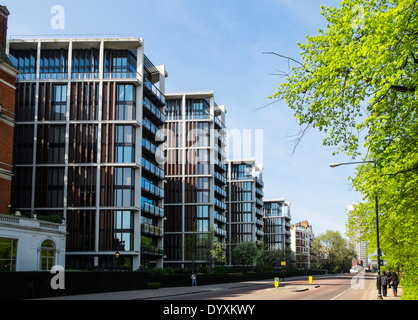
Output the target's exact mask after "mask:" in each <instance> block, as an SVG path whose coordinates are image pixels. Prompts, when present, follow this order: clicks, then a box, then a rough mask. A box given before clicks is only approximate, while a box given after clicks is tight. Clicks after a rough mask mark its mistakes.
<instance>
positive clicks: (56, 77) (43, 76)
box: [39, 72, 68, 80]
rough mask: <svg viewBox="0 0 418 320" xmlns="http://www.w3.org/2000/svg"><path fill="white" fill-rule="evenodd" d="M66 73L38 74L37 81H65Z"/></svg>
mask: <svg viewBox="0 0 418 320" xmlns="http://www.w3.org/2000/svg"><path fill="white" fill-rule="evenodd" d="M67 79H68V73H67V72H57V73H40V74H39V80H67Z"/></svg>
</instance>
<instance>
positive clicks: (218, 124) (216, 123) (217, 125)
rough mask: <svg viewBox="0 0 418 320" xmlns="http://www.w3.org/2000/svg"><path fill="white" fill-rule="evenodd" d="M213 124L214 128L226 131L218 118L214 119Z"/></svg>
mask: <svg viewBox="0 0 418 320" xmlns="http://www.w3.org/2000/svg"><path fill="white" fill-rule="evenodd" d="M214 122H215V127H218V129H221V130H225V129H226V127H225V125H224V124H223V123H222V121H221V120H219V118H217V117H214Z"/></svg>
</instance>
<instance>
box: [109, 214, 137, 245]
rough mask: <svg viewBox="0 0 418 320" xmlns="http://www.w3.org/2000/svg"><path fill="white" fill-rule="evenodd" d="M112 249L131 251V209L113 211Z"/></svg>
mask: <svg viewBox="0 0 418 320" xmlns="http://www.w3.org/2000/svg"><path fill="white" fill-rule="evenodd" d="M113 217H114V226H115V229H114V235H113V241H114V242H113V245H114V247H113V249H114V250H120V251H131V248H132V240H133V236H132V233H133V214H132V212H131V211H116V212H114V216H113Z"/></svg>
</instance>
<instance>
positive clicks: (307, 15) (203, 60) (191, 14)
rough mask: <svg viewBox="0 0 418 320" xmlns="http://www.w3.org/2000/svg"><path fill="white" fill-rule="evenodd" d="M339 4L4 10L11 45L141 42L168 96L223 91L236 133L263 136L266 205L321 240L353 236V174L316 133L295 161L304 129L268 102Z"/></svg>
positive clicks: (165, 0) (194, 0) (81, 5)
mask: <svg viewBox="0 0 418 320" xmlns="http://www.w3.org/2000/svg"><path fill="white" fill-rule="evenodd" d="M338 3H339V1H335V0H332V1H331V0H210V1H208V0H204V1H203V0H153V1H149V0H137V1H134V0H119V1H107V0H104V1H96V0H94V1H80V0H71V1H66V0H54V1H48V0H43V1H39V0H37V1H27V0H3V1H2V3H1V4H2V5H6V6H7V7H8V9H9V11H10V12H11V15H10V17H9V30H8V33H9V37H10V36H17V35H36V36H39V35H57V36H65V35H71V36H73V37H92V36H97V37H99V36H103V35H107V36H115V35H116V36H135V37H140V38H143V39H144V47H145V53H146V55H147V56H148V57H149V58H150V59H151V61H153V63H154V64H155V65H159V64H165V66H166V70H167V72H168V74H169V77H168V78H167V80H166V91H167V92H178V91H214V92H215V100H216V102H217V104H219V105H225V107H226V109H227V121H226V125H227V127H228V129H229V130H232V129H239V130H243V129H251V130H252V132H255V130H256V129H262V130H263V142H264V144H263V150H264V152H263V154H262V155H260V154H253V156H254V157H255V158H256V160H257V161H258V162H259V163H261V162H262V165H263V167H264V181H265V187H264V193H265V199H271V198H285V199H286V200H287V201H290V202H291V204H292V208H291V215H292V223H295V222H298V221H301V220H308V221H309V222H311V223H312V226H313V230H314V233H315V234H320V233H323V232H325V231H326V230H334V231H340V232H341V234H344V232H345V223H346V214H347V212H346V208H347V206H348V205H350V204H351V203H353V202H355V201H359V200H361V195H359V194H358V193H357V192H356V191H355V190H354V189H353V188H352V187H351V184H350V182H349V181H348V180H347V178H348V177H349V176H350V175H353V173H354V166H342V167H339V168H336V169H331V168H330V167H329V164H330V163H333V162H347V161H349V160H350V159H348V158H347V157H345V156H343V155H340V156H335V157H334V156H332V150H331V149H329V148H326V147H324V146H322V139H323V135H322V134H320V133H318V132H316V131H314V130H311V131H310V132H309V133H308V134H307V136H305V138H304V139H303V140H302V141H301V143H300V144H299V145H298V148H297V149H296V151H295V153H292V150H293V142H294V135H295V134H296V133H297V132H298V130H299V126H298V124H297V123H296V119H295V118H294V117H293V113H292V111H291V110H290V108H288V107H287V106H286V104H285V103H284V102H276V103H274V104H272V105H271V106H269V107H265V108H263V109H259V108H260V107H263V106H265V105H267V104H268V103H271V102H272V101H271V100H269V99H268V96H269V95H271V94H273V93H274V92H275V88H276V87H277V86H278V84H279V82H280V81H282V80H281V79H280V78H279V77H277V76H275V75H272V74H274V73H277V71H278V70H288V63H287V61H286V60H284V59H280V58H278V57H276V56H274V55H266V54H263V52H276V53H280V54H282V55H285V56H290V57H292V58H295V59H298V58H299V53H300V52H299V48H298V46H297V43H298V42H301V43H303V42H304V41H305V36H306V35H315V34H316V33H317V30H318V28H325V26H326V22H325V20H324V18H323V17H322V16H321V15H320V11H321V9H320V6H321V5H325V6H328V5H331V6H338ZM54 5H61V6H62V7H63V8H64V9H65V25H64V29H53V28H52V27H51V24H50V22H51V19H52V18H53V16H54V15H53V14H51V8H52V7H53V6H54Z"/></svg>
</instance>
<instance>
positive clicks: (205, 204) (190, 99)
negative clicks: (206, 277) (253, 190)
mask: <svg viewBox="0 0 418 320" xmlns="http://www.w3.org/2000/svg"><path fill="white" fill-rule="evenodd" d="M166 99H167V123H166V131H165V134H166V136H167V141H166V144H165V146H166V153H167V158H166V159H167V162H166V167H165V168H166V169H165V170H166V181H167V184H166V188H165V203H164V205H165V207H164V209H165V215H166V218H167V219H166V222H165V229H164V231H165V232H164V233H165V235H164V242H165V245H164V248H165V255H166V258H165V260H164V266H166V267H179V268H180V267H182V268H195V267H196V266H197V265H208V264H212V263H213V260H212V257H211V256H210V251H209V248H210V245H211V244H210V243H211V242H212V240H217V241H218V242H220V243H222V244H225V241H226V201H225V200H226V170H227V167H226V164H225V155H226V153H225V145H226V138H225V134H226V132H225V129H226V128H225V114H226V110H225V107H224V106H218V105H217V104H216V103H215V96H214V92H195V93H172V94H167V95H166Z"/></svg>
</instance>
